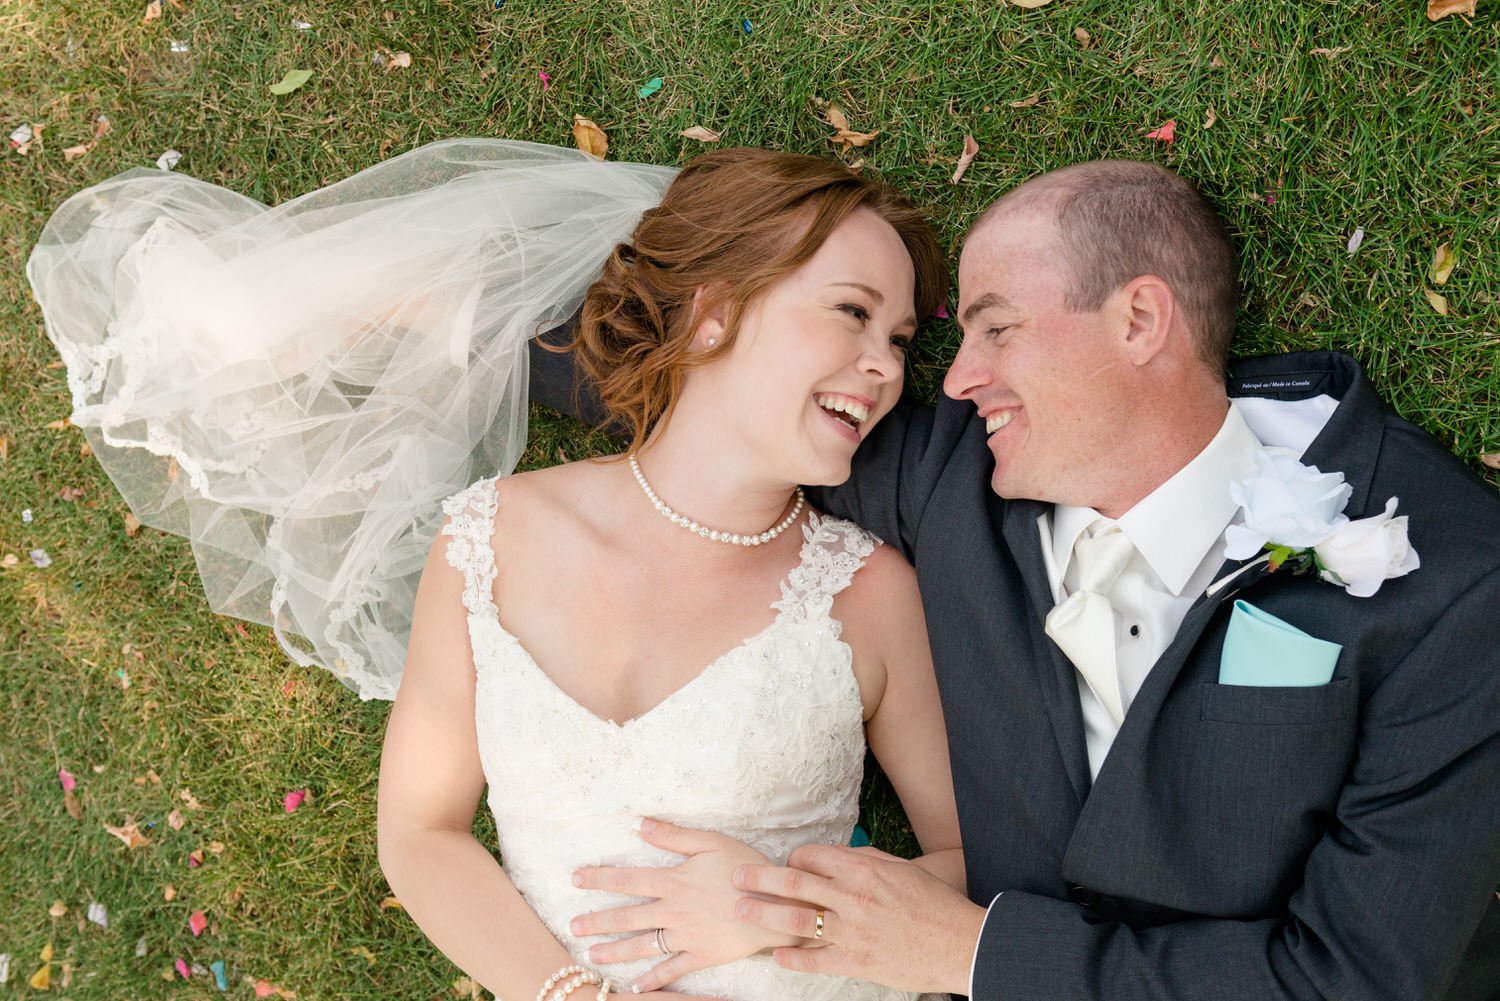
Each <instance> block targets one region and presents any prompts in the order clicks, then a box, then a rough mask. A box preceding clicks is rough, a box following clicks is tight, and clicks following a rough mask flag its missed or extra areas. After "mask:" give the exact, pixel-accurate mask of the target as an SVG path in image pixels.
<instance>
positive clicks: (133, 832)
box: [104, 817, 151, 849]
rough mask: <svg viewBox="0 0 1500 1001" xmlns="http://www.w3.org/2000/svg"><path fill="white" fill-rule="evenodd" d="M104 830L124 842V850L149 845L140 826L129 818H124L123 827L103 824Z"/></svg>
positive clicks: (149, 841) (148, 840)
mask: <svg viewBox="0 0 1500 1001" xmlns="http://www.w3.org/2000/svg"><path fill="white" fill-rule="evenodd" d="M104 829H105V830H106V831H108V832H109V833H110V834H113V835H114V836H115V837H117V838H119V839H120V840H121V841H123V842H125V847H126V848H131V849H134V848H144V847H145V846H147V845H149V844H150V843H151V840H150V839H149V838H147V837H146V836H145V835H144V834H142V833H141V828H140V825H139V824H137V823H136V822H135V821H133V820H131V819H130V818H129V817H126V818H125V825H124V826H123V827H114V826H112V825H110V824H105V825H104Z"/></svg>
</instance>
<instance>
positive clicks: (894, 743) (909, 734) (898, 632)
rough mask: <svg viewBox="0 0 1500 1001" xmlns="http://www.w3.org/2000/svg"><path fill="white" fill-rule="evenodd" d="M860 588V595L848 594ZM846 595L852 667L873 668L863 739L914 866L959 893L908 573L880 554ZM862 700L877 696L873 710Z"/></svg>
mask: <svg viewBox="0 0 1500 1001" xmlns="http://www.w3.org/2000/svg"><path fill="white" fill-rule="evenodd" d="M861 577H863V578H864V579H861ZM861 584H863V585H865V588H864V589H863V591H862V592H856V591H855V588H856V587H859V585H861ZM849 590H850V592H853V593H851V595H850V596H851V597H852V598H855V599H857V600H856V601H855V602H851V604H852V605H853V607H852V608H851V609H850V610H849V611H848V612H847V613H845V620H844V621H845V633H844V635H845V638H846V639H847V640H848V641H849V642H850V644H851V646H855V648H856V655H857V658H858V659H857V661H856V663H858V662H859V660H863V661H864V662H865V663H866V664H872V662H873V664H877V665H878V667H875V668H874V669H873V670H865V671H861V672H860V673H861V675H862V677H861V687H862V689H866V698H867V701H866V707H867V712H868V716H867V718H866V720H865V739H866V740H867V741H868V742H869V745H870V750H871V751H873V752H874V754H875V759H876V760H877V761H879V762H880V767H881V770H882V771H884V772H885V774H886V777H887V778H888V779H890V781H891V786H892V787H893V788H894V789H895V790H896V795H897V796H898V797H900V799H901V806H902V807H903V808H904V809H905V811H906V818H907V820H908V821H910V823H911V827H912V832H913V833H914V834H916V836H917V843H918V844H920V845H921V847H922V853H923V854H922V856H921V857H920V858H918V859H916V860H915V862H916V864H917V865H919V866H921V867H922V868H923V869H926V870H927V871H928V872H930V873H932V874H933V875H934V876H937V877H938V878H939V879H941V880H942V881H943V882H945V883H947V884H948V885H949V886H952V887H953V888H955V889H957V890H960V891H961V890H963V889H964V859H963V850H962V848H961V847H960V841H959V829H958V808H957V806H956V805H955V804H954V798H953V775H952V772H951V770H950V769H949V764H948V736H947V731H946V730H945V728H944V726H943V707H942V704H941V702H940V701H939V700H938V687H937V679H936V678H935V677H934V675H933V670H932V651H931V649H930V648H929V646H928V643H927V620H926V617H925V616H924V615H923V614H922V602H921V599H920V597H919V595H918V592H917V579H916V573H915V572H914V571H913V570H912V569H911V567H910V565H908V564H907V563H906V561H905V560H903V559H902V558H901V557H900V556H899V555H898V554H897V553H896V552H894V551H893V550H891V549H890V548H889V547H885V546H882V547H881V548H879V549H877V550H876V551H875V553H874V554H872V555H871V557H870V559H869V560H868V561H867V563H866V566H865V569H864V570H863V571H862V572H861V575H860V576H856V577H855V586H854V587H851V588H850V589H849ZM882 681H883V685H882V684H881V682H882ZM877 688H878V689H879V690H878V692H877V691H875V690H874V689H877ZM870 696H877V697H876V698H875V699H874V701H873V705H872V702H871V700H870Z"/></svg>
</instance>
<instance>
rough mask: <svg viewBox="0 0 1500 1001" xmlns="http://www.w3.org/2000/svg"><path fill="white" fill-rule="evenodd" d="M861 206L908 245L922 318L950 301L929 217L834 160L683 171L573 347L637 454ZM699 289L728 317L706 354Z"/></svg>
mask: <svg viewBox="0 0 1500 1001" xmlns="http://www.w3.org/2000/svg"><path fill="white" fill-rule="evenodd" d="M861 207H864V208H868V209H870V210H871V211H873V212H875V213H876V214H877V215H879V216H880V217H881V218H882V219H884V220H885V221H886V222H887V223H889V224H890V225H891V227H892V228H893V229H894V230H895V231H896V233H897V234H898V235H899V236H900V237H901V242H902V243H904V244H905V245H906V250H907V253H909V254H910V255H911V260H912V266H913V269H914V270H915V272H916V296H915V298H916V315H917V317H918V320H919V321H921V320H925V319H927V318H928V317H930V316H932V315H933V314H934V313H936V312H937V310H938V307H939V306H940V305H942V303H943V301H944V299H945V298H946V296H947V293H948V270H947V266H946V265H945V264H944V263H943V257H942V252H941V251H940V250H939V249H938V245H937V240H936V239H935V237H934V236H933V233H932V230H931V228H930V227H929V226H928V225H927V221H926V220H925V219H924V218H923V216H922V213H920V212H919V211H917V209H915V208H914V207H913V206H912V205H911V203H909V202H908V201H907V200H906V199H905V198H903V197H901V196H900V195H899V194H897V193H896V192H895V191H894V190H892V189H891V188H890V187H888V186H886V185H885V184H884V183H882V182H880V181H876V180H872V179H870V178H867V177H861V176H859V175H858V174H855V173H853V172H851V171H850V170H849V169H848V168H847V167H845V166H843V165H842V164H839V163H836V162H832V161H829V160H824V159H820V158H818V157H814V156H802V155H798V154H794V153H778V152H774V151H771V150H763V149H725V150H716V151H714V152H712V153H707V154H705V155H703V156H700V157H698V158H697V159H696V160H694V161H693V162H692V163H690V164H688V165H687V166H686V167H685V168H683V171H682V173H680V174H678V175H677V177H676V178H675V179H674V180H673V181H672V184H671V186H670V187H669V188H668V189H667V193H666V195H665V196H664V197H663V198H662V201H661V204H660V205H659V206H657V207H656V208H652V209H648V210H647V211H646V213H645V214H644V215H643V216H641V221H640V223H639V225H637V226H636V229H635V233H634V235H633V237H632V239H631V242H629V243H621V244H619V245H617V246H616V247H615V249H614V251H613V252H612V253H611V254H610V255H609V258H608V260H606V261H605V264H604V273H603V274H602V275H601V276H600V278H599V280H598V281H597V282H595V283H594V284H593V286H591V287H590V288H589V290H588V292H587V294H586V295H585V297H584V300H583V311H582V314H581V317H580V319H579V323H578V327H577V329H576V331H575V333H574V335H573V339H572V341H571V342H570V343H569V344H568V345H567V346H566V348H565V350H572V351H573V352H574V357H575V360H576V364H577V366H578V368H580V369H581V370H582V371H584V372H585V373H587V374H588V376H589V378H590V380H591V381H592V382H593V384H594V385H595V386H596V387H597V391H598V393H599V399H600V403H601V404H602V405H603V406H604V409H605V411H606V412H607V414H608V417H609V419H610V420H611V421H612V422H613V423H615V424H617V425H618V426H620V427H622V428H624V429H625V430H626V431H628V433H629V435H630V439H631V441H630V450H631V451H634V450H636V449H638V448H640V447H641V445H643V444H644V443H645V440H646V436H647V435H648V434H649V433H650V432H651V429H652V428H654V427H655V426H656V425H657V423H658V422H659V421H661V420H663V419H664V418H666V417H668V416H669V415H670V414H671V412H672V407H673V405H674V404H675V403H676V400H677V395H678V392H679V390H680V389H681V386H682V379H683V375H684V373H686V371H687V370H688V369H689V368H692V367H694V366H696V365H702V364H705V363H707V362H711V361H713V360H714V359H716V358H718V357H720V356H721V355H722V354H723V353H724V352H726V351H728V350H729V348H730V346H731V345H732V344H733V343H734V339H735V335H736V333H737V332H738V330H739V325H740V320H741V318H742V317H743V316H744V313H745V309H746V308H747V307H748V306H749V304H750V303H751V302H753V301H754V300H755V298H756V297H757V296H759V295H761V294H762V293H764V292H765V291H766V290H767V289H769V288H770V287H771V286H773V285H774V284H775V283H776V282H777V281H779V280H780V279H781V278H783V277H785V276H786V275H788V274H790V273H791V272H793V271H795V270H796V269H797V268H799V267H801V266H802V265H803V264H804V263H806V261H807V260H808V259H809V258H810V257H812V256H813V255H814V254H815V253H817V251H818V249H819V248H820V247H822V245H823V242H824V241H825V240H827V239H828V236H829V234H830V233H832V232H833V230H834V229H835V228H836V227H837V226H838V225H839V223H840V222H842V221H843V220H844V219H845V218H846V217H847V216H848V215H849V214H850V213H851V212H853V211H854V210H855V209H858V208H861ZM700 288H701V289H703V290H704V297H703V299H702V300H700V306H701V308H702V309H703V310H704V311H705V312H711V311H714V310H717V309H720V308H723V309H724V310H725V316H726V323H725V330H724V334H723V336H722V337H721V338H720V339H719V343H718V344H717V345H716V346H715V347H713V348H710V349H708V350H706V351H705V350H699V349H695V348H694V345H693V331H694V330H695V329H696V327H697V314H695V312H694V303H693V297H694V294H695V293H696V292H697V291H698V290H699V289H700Z"/></svg>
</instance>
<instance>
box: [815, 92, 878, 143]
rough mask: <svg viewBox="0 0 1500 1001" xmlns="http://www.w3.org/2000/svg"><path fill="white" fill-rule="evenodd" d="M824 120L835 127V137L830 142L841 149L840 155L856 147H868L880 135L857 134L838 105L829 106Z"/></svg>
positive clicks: (871, 133) (825, 110)
mask: <svg viewBox="0 0 1500 1001" xmlns="http://www.w3.org/2000/svg"><path fill="white" fill-rule="evenodd" d="M823 120H824V121H825V122H827V123H828V124H829V125H831V126H833V130H834V131H833V135H831V136H829V137H828V141H829V142H831V143H833V144H834V145H835V146H837V147H838V148H839V152H840V153H847V152H849V150H850V149H853V148H855V147H860V146H865V145H868V144H869V142H870V140H872V139H874V138H875V137H876V136H878V135H880V133H879V132H878V131H877V132H856V131H854V130H853V129H851V128H850V127H849V119H847V118H845V117H844V113H843V112H842V111H840V110H839V106H838V105H837V104H829V105H828V107H827V108H825V109H824V111H823Z"/></svg>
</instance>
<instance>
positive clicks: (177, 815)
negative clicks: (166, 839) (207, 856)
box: [167, 810, 185, 831]
mask: <svg viewBox="0 0 1500 1001" xmlns="http://www.w3.org/2000/svg"><path fill="white" fill-rule="evenodd" d="M184 823H185V821H184V820H183V819H182V811H181V810H173V811H172V812H171V813H169V814H167V826H168V827H170V828H171V829H172V830H174V831H180V830H182V825H183V824H184Z"/></svg>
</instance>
